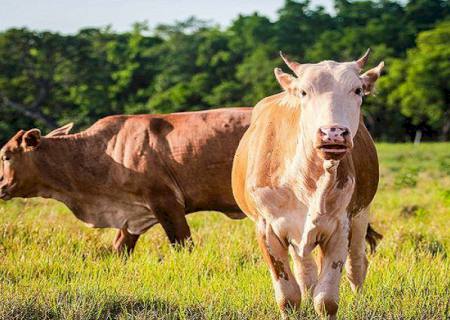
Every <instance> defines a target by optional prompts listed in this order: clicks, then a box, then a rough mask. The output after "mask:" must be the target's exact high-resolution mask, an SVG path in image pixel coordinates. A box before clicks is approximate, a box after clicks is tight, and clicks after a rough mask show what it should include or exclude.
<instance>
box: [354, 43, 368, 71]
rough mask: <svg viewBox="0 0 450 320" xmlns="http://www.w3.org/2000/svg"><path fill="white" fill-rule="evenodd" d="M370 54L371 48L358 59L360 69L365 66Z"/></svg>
mask: <svg viewBox="0 0 450 320" xmlns="http://www.w3.org/2000/svg"><path fill="white" fill-rule="evenodd" d="M369 56H370V48H369V49H367V51H366V53H364V55H363V56H362V57H361V58H359V59H358V60H356V64H357V65H358V67H359V68H360V69H362V68H364V66H365V65H366V62H367V60H368V59H369Z"/></svg>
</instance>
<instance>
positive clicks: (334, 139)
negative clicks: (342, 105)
mask: <svg viewBox="0 0 450 320" xmlns="http://www.w3.org/2000/svg"><path fill="white" fill-rule="evenodd" d="M349 133H350V130H349V129H348V128H346V127H339V126H332V127H321V128H320V129H319V137H320V140H321V141H322V142H323V143H336V144H341V143H345V138H346V136H348V135H349Z"/></svg>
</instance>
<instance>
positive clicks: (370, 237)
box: [366, 223, 383, 253]
mask: <svg viewBox="0 0 450 320" xmlns="http://www.w3.org/2000/svg"><path fill="white" fill-rule="evenodd" d="M381 239H383V235H382V234H380V233H378V232H376V231H375V230H374V229H373V228H372V226H371V225H370V223H369V225H368V226H367V233H366V241H367V243H368V244H369V246H370V253H375V251H376V249H377V245H378V241H380V240H381Z"/></svg>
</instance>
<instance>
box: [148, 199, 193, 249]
mask: <svg viewBox="0 0 450 320" xmlns="http://www.w3.org/2000/svg"><path fill="white" fill-rule="evenodd" d="M185 214H186V213H185V210H184V209H183V208H181V206H179V205H173V206H163V207H162V206H160V207H158V208H157V209H156V210H155V215H156V218H157V219H158V221H159V223H161V225H162V227H163V229H164V231H165V232H166V234H167V237H168V238H169V241H170V243H171V244H172V245H174V246H176V245H181V246H184V245H186V244H188V245H189V246H191V245H192V239H191V230H190V229H189V225H188V223H187V221H186V215H185Z"/></svg>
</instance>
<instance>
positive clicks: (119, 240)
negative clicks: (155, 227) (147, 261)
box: [113, 229, 139, 254]
mask: <svg viewBox="0 0 450 320" xmlns="http://www.w3.org/2000/svg"><path fill="white" fill-rule="evenodd" d="M138 239H139V235H135V234H131V233H129V232H128V231H127V229H120V230H119V231H117V234H116V237H115V238H114V241H113V248H114V250H116V251H117V252H118V253H119V254H124V253H127V254H131V253H132V252H133V250H134V247H135V246H136V242H137V241H138Z"/></svg>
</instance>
